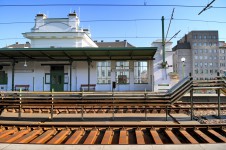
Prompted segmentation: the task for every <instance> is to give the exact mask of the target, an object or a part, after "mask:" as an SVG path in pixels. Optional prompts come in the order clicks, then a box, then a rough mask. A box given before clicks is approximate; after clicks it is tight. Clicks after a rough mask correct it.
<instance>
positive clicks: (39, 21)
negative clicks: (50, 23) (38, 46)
mask: <svg viewBox="0 0 226 150" xmlns="http://www.w3.org/2000/svg"><path fill="white" fill-rule="evenodd" d="M46 18H47V16H46V15H45V14H37V15H36V17H35V28H39V27H40V26H43V25H44V24H45V21H44V20H45V19H46Z"/></svg>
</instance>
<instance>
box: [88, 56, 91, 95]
mask: <svg viewBox="0 0 226 150" xmlns="http://www.w3.org/2000/svg"><path fill="white" fill-rule="evenodd" d="M90 65H91V60H88V92H89V90H90Z"/></svg>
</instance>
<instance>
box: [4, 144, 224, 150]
mask: <svg viewBox="0 0 226 150" xmlns="http://www.w3.org/2000/svg"><path fill="white" fill-rule="evenodd" d="M225 146H226V144H183V145H175V144H173V145H171V144H165V145H46V144H45V145H42V144H0V150H31V149H32V150H45V149H48V150H62V149H63V150H75V149H76V150H119V149H120V150H137V149H142V150H182V149H183V150H191V149H193V150H213V149H215V150H225Z"/></svg>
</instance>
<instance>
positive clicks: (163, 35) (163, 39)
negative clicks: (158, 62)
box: [162, 16, 165, 67]
mask: <svg viewBox="0 0 226 150" xmlns="http://www.w3.org/2000/svg"><path fill="white" fill-rule="evenodd" d="M162 63H163V65H164V67H165V33H164V16H162Z"/></svg>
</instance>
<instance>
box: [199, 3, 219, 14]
mask: <svg viewBox="0 0 226 150" xmlns="http://www.w3.org/2000/svg"><path fill="white" fill-rule="evenodd" d="M214 1H215V0H213V1H212V2H210V3H209V4H207V6H206V7H205V8H203V10H202V11H201V12H200V13H199V14H198V15H200V14H201V13H203V12H204V11H206V10H207V9H210V8H211V7H213V6H211V4H213V2H214Z"/></svg>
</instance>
